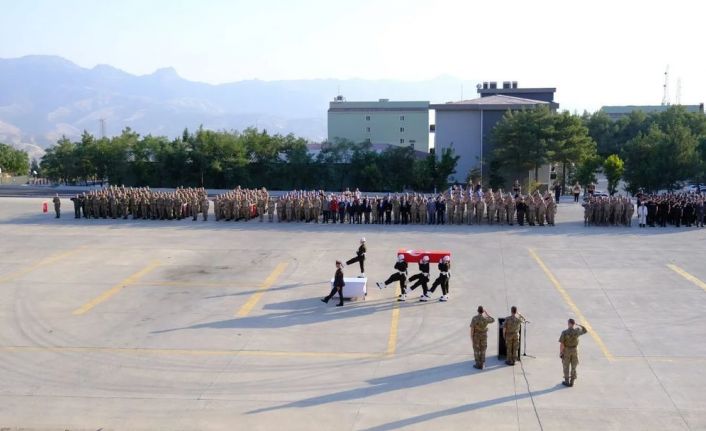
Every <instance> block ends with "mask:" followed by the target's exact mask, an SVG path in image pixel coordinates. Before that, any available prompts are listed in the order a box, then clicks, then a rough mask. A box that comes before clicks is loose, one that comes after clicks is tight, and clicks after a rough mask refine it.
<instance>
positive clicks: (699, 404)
mask: <svg viewBox="0 0 706 431" xmlns="http://www.w3.org/2000/svg"><path fill="white" fill-rule="evenodd" d="M43 200H46V199H42V198H38V197H25V198H10V197H5V198H0V250H1V251H2V252H1V253H0V292H1V293H2V294H1V295H0V382H1V384H0V429H2V430H16V429H17V430H18V429H22V430H71V431H76V430H99V429H100V430H170V431H172V430H282V431H284V430H306V431H310V430H369V431H372V430H375V431H383V430H396V429H417V430H481V429H483V430H523V431H524V430H528V431H529V430H547V431H548V430H591V431H593V430H639V431H646V430H659V431H664V430H706V402H704V395H706V389H705V388H706V319H705V316H706V313H705V311H706V241H705V240H706V229H696V228H691V229H687V228H681V229H677V228H672V227H669V228H665V229H660V228H649V229H638V228H637V227H632V228H624V227H590V228H585V227H584V226H583V221H582V220H583V210H582V208H581V206H580V205H578V204H574V203H568V202H567V203H561V204H560V205H559V212H558V215H557V226H555V227H547V226H545V227H519V226H512V227H510V226H487V225H482V226H411V225H408V226H377V225H340V224H336V225H320V224H319V225H312V224H297V223H283V224H280V223H267V222H265V223H259V222H257V221H256V220H253V221H250V222H248V223H243V222H215V221H213V220H212V218H211V219H209V221H207V222H203V221H201V220H199V221H197V222H192V221H191V220H183V221H147V220H146V221H143V220H134V221H133V220H112V219H108V220H86V219H81V220H76V219H74V218H73V208H72V205H71V202H70V201H68V200H64V201H63V206H62V207H63V216H62V218H61V219H55V218H54V216H53V214H52V212H51V203H50V213H48V214H42V213H41V203H42V201H43ZM361 236H365V237H366V238H367V245H368V253H367V260H366V275H367V276H368V279H369V283H368V292H369V293H368V296H367V299H366V300H364V301H363V300H361V301H355V302H347V303H346V305H345V306H344V307H335V306H334V303H335V301H331V303H329V304H323V303H322V302H320V301H319V299H320V298H321V297H323V296H324V295H325V294H326V293H328V291H329V283H328V280H329V279H330V278H331V277H332V276H333V273H334V270H335V268H334V260H335V259H337V258H338V259H348V258H351V257H353V256H354V255H355V250H356V248H357V246H358V240H359V238H360V237H361ZM400 247H405V248H413V249H420V248H427V249H448V250H450V251H451V252H452V259H453V260H452V264H453V266H452V269H451V273H452V277H451V283H450V301H449V302H446V303H441V302H438V301H430V302H428V303H420V302H418V301H417V300H416V298H418V296H419V294H420V293H421V292H420V290H421V289H418V290H416V291H415V292H414V294H413V295H411V297H412V300H408V301H407V302H398V301H396V296H397V295H396V292H395V288H396V283H395V285H391V286H390V287H389V288H387V289H385V290H379V289H377V288H376V287H375V282H376V281H382V280H384V279H385V278H387V276H388V275H390V274H391V273H392V272H393V268H392V267H393V264H394V261H395V257H396V251H397V249H398V248H400ZM358 272H359V271H358V268H357V264H355V265H351V266H349V267H346V268H345V273H346V276H347V277H354V276H357V275H358ZM416 272H417V265H416V264H411V265H410V274H414V273H416ZM437 275H438V270H437V269H436V265H432V278H435V277H436V276H437ZM439 295H440V292H439V291H438V290H437V292H436V295H435V299H438V297H439ZM481 304H482V305H483V306H485V307H486V309H487V310H488V311H489V313H490V314H491V315H492V316H494V317H496V318H498V317H504V316H506V315H508V314H509V308H510V306H511V305H516V306H517V307H518V308H519V311H520V313H522V314H523V315H524V316H525V317H526V318H527V319H528V320H529V321H530V322H531V323H529V324H528V325H527V333H526V341H527V348H526V351H525V350H524V349H523V352H526V354H527V356H523V357H522V361H521V362H518V363H517V365H515V366H514V367H509V366H506V365H505V364H504V363H503V362H500V361H498V359H497V358H496V354H497V339H498V327H497V322H496V323H494V324H492V325H490V330H489V340H488V346H489V347H488V362H487V364H486V369H485V370H483V371H478V370H476V369H474V368H473V367H472V365H473V352H472V349H471V343H470V340H469V323H470V320H471V318H472V317H473V315H474V314H475V309H476V307H477V306H478V305H481ZM569 317H574V318H575V319H576V320H577V322H578V323H580V324H583V325H585V326H586V327H587V328H588V329H589V334H587V335H585V336H583V337H581V344H580V346H579V357H580V362H581V364H580V366H579V368H578V380H577V382H576V385H575V386H574V387H573V388H565V387H564V386H562V385H561V384H560V383H561V380H562V367H561V362H560V359H559V357H558V355H559V343H558V338H559V334H560V332H561V331H562V330H563V329H565V328H566V321H567V319H568V318H569Z"/></svg>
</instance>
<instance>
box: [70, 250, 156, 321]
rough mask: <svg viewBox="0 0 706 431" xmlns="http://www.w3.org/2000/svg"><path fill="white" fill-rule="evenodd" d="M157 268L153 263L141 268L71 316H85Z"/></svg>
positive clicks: (154, 262)
mask: <svg viewBox="0 0 706 431" xmlns="http://www.w3.org/2000/svg"><path fill="white" fill-rule="evenodd" d="M158 266H159V262H157V261H153V262H152V263H150V264H149V265H147V266H146V267H144V268H142V269H141V270H140V271H138V272H136V273H134V274H132V275H131V276H129V277H128V278H126V279H125V280H123V281H121V282H120V283H118V284H116V285H115V286H113V287H111V288H110V289H109V290H107V291H105V292H103V293H102V294H101V295H99V296H98V297H96V298H94V299H92V300H90V301H88V302H87V303H85V304H83V305H82V306H81V307H79V308H77V309H76V310H74V312H73V315H74V316H80V315H82V314H86V313H87V312H89V311H91V309H93V308H94V307H95V306H97V305H99V304H101V303H103V302H105V301H107V300H108V299H110V298H111V297H113V296H114V295H116V294H117V293H118V292H120V291H121V290H123V289H124V288H126V287H128V286H130V285H132V284H135V283H137V282H138V281H139V280H140V279H141V278H142V277H144V276H145V275H147V274H149V273H150V272H152V271H153V270H154V269H155V268H157V267H158Z"/></svg>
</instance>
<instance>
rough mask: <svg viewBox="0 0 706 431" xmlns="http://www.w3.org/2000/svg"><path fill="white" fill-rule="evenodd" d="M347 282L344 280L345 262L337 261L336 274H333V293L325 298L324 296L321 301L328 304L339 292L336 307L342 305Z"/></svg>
mask: <svg viewBox="0 0 706 431" xmlns="http://www.w3.org/2000/svg"><path fill="white" fill-rule="evenodd" d="M345 285H346V283H345V282H344V281H343V263H341V261H340V260H337V261H336V274H334V276H333V286H332V287H331V293H329V294H328V296H326V297H325V298H322V299H321V301H322V302H325V303H327V304H328V302H329V301H330V300H331V298H333V295H335V294H336V292H338V304H336V307H342V306H343V286H345Z"/></svg>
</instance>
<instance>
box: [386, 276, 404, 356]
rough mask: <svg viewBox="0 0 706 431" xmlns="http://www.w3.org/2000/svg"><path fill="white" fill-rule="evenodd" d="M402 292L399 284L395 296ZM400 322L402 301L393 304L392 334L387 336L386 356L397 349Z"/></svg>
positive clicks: (392, 353) (391, 354)
mask: <svg viewBox="0 0 706 431" xmlns="http://www.w3.org/2000/svg"><path fill="white" fill-rule="evenodd" d="M399 294H400V288H399V286H398V287H397V289H395V298H397V295H399ZM399 324H400V302H399V301H397V302H395V305H393V306H392V320H391V321H390V336H389V337H388V338H387V351H386V352H385V356H393V355H394V354H395V351H396V350H397V332H398V329H399Z"/></svg>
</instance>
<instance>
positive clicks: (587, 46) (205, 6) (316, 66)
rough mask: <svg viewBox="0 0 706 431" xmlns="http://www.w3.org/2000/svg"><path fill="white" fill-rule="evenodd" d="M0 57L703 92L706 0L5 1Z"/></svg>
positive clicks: (575, 100)
mask: <svg viewBox="0 0 706 431" xmlns="http://www.w3.org/2000/svg"><path fill="white" fill-rule="evenodd" d="M0 11H2V13H1V14H0V58H13V57H20V56H24V55H31V54H51V55H59V56H62V57H64V58H67V59H68V60H71V61H73V62H75V63H77V64H78V65H80V66H83V67H93V66H95V65H96V64H109V65H112V66H114V67H117V68H120V69H122V70H125V71H127V72H130V73H134V74H149V73H152V72H153V71H154V70H156V69H158V68H161V67H174V68H175V69H176V71H177V72H178V73H179V75H180V76H182V77H184V78H187V79H190V80H194V81H203V82H209V83H223V82H231V81H238V80H243V79H262V80H281V79H316V78H337V79H347V78H365V79H397V80H405V81H415V80H424V79H431V78H434V77H438V76H442V75H450V76H455V77H458V78H460V79H464V80H471V81H478V82H480V81H483V80H486V81H488V80H490V81H493V80H494V81H504V80H514V81H519V83H520V86H521V87H530V86H541V87H556V88H557V95H556V99H557V101H558V102H559V103H561V105H562V108H566V109H569V110H572V111H579V112H580V111H583V110H584V109H587V110H596V109H598V108H600V106H602V105H622V104H659V103H660V102H661V101H662V96H663V84H664V72H665V69H666V67H667V65H669V72H670V75H669V77H670V79H669V81H670V83H669V93H670V100H671V102H672V103H676V96H677V87H678V86H679V85H678V82H681V103H682V104H694V103H700V102H704V101H706V55H704V51H706V49H704V42H705V41H706V37H705V35H704V30H703V29H704V22H706V19H705V17H706V5H703V3H702V2H699V1H683V0H672V1H670V2H664V1H652V0H643V1H633V0H612V1H604V0H592V1H584V0H562V1H554V0H533V1H528V0H521V1H498V0H496V1H473V0H460V1H456V0H425V1H420V0H404V1H402V0H399V1H398V0H354V1H352V0H345V1H341V0H300V1H297V0H290V1H284V0H258V1H252V0H247V1H241V0H230V1H227V0H222V1H221V0H200V1H196V0H194V1H175V0H171V1H165V0H141V1H135V0H120V1H117V0H101V1H95V0H93V1H88V0H61V1H59V0H52V1H40V0H23V1H17V0H0Z"/></svg>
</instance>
